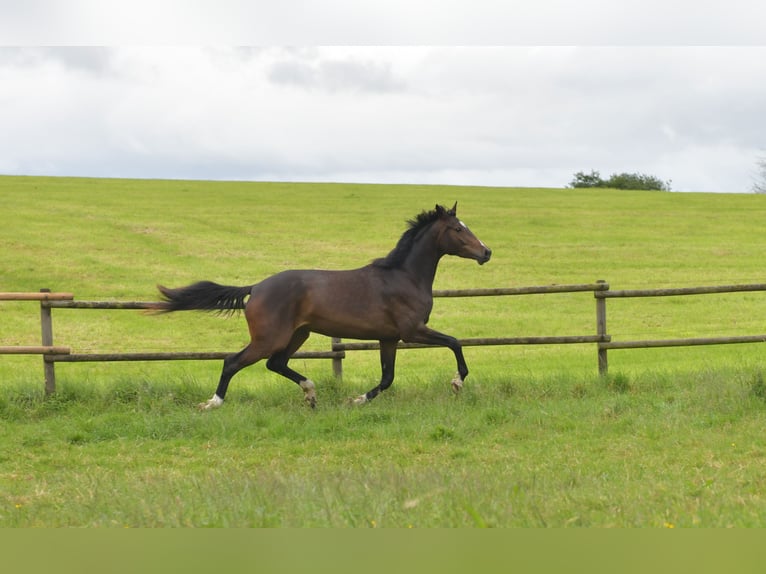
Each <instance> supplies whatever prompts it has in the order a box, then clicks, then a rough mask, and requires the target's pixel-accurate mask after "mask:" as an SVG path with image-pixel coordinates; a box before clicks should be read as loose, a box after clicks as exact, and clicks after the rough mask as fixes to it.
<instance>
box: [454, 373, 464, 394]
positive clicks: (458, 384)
mask: <svg viewBox="0 0 766 574" xmlns="http://www.w3.org/2000/svg"><path fill="white" fill-rule="evenodd" d="M462 388H463V377H461V376H460V372H457V373H455V376H454V377H452V390H453V391H455V392H456V393H459V392H460V391H461V389H462Z"/></svg>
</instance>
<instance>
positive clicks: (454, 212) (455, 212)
mask: <svg viewBox="0 0 766 574" xmlns="http://www.w3.org/2000/svg"><path fill="white" fill-rule="evenodd" d="M449 214H450V215H456V214H457V201H456V202H455V205H453V206H452V209H450V210H449Z"/></svg>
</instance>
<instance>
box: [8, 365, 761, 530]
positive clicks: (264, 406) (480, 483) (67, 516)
mask: <svg viewBox="0 0 766 574" xmlns="http://www.w3.org/2000/svg"><path fill="white" fill-rule="evenodd" d="M442 378H443V377H436V376H433V377H429V378H427V379H424V380H420V381H415V382H413V384H408V385H401V386H400V387H399V388H397V387H394V388H392V391H391V392H390V393H389V394H387V395H383V396H381V397H380V398H379V399H378V400H376V401H375V402H374V403H372V404H370V405H367V406H365V407H363V408H356V409H353V408H349V407H348V406H346V405H345V404H344V399H345V397H346V395H347V394H349V393H348V389H347V388H346V385H345V384H340V383H335V382H333V381H332V380H326V381H322V382H320V385H319V389H320V399H321V401H322V402H321V405H320V408H318V409H317V411H316V412H311V411H309V410H308V409H306V408H305V407H304V406H303V405H302V404H301V403H302V401H301V397H300V392H299V390H298V389H294V388H292V386H291V385H289V384H284V383H282V384H281V385H271V384H267V385H265V387H262V388H259V389H254V388H251V387H249V386H248V385H244V386H243V387H241V388H239V389H238V390H237V392H236V393H234V394H233V395H232V397H231V398H230V400H229V401H228V402H227V404H226V405H225V406H224V407H223V408H222V409H221V410H219V411H216V412H212V413H198V412H196V411H195V410H194V409H193V405H194V404H195V403H196V402H197V401H198V400H199V399H200V398H201V397H205V396H207V394H208V393H207V389H206V388H202V386H201V385H199V384H198V383H197V382H196V381H195V380H193V379H187V380H185V381H182V382H181V383H179V384H170V383H157V382H150V381H144V382H139V383H135V382H131V381H128V380H123V381H119V382H116V383H114V384H112V385H110V386H108V387H103V386H93V385H88V384H86V383H73V384H69V385H67V387H66V390H64V391H61V392H60V393H58V395H57V396H55V397H54V398H52V399H48V400H45V399H43V397H42V396H41V395H40V394H38V393H36V392H32V391H30V390H29V386H28V385H26V386H24V385H21V384H19V385H16V386H14V387H12V388H11V389H9V391H7V392H5V393H4V394H3V397H2V398H1V399H0V415H2V416H1V420H2V423H0V469H2V470H0V526H113V527H137V526H333V527H436V526H447V527H453V526H499V527H503V526H548V527H555V526H647V527H686V526H705V527H711V526H764V525H766V496H765V495H764V492H766V474H764V472H763V471H764V461H765V458H766V438H764V436H763V433H762V429H763V428H764V424H766V404H764V398H765V397H766V387H765V386H764V382H763V378H762V377H761V376H760V375H753V374H751V373H746V372H728V373H722V372H718V373H714V372H698V373H687V374H685V375H674V376H670V375H667V374H665V375H654V376H651V375H646V376H645V377H644V378H643V379H642V380H636V379H634V378H632V377H630V376H628V375H623V374H616V375H613V376H612V377H611V378H610V379H607V380H599V379H580V380H572V379H570V378H569V377H567V376H565V375H561V376H556V377H547V378H541V379H538V380H525V381H523V384H522V382H521V381H514V380H509V379H505V378H503V377H500V376H498V377H496V379H495V380H491V381H490V380H484V381H482V382H481V383H477V384H474V385H467V387H466V391H465V393H464V394H463V395H462V396H461V397H459V398H455V397H452V396H451V395H450V393H449V391H448V390H447V388H446V387H447V385H446V383H445V381H443V380H441V379H442Z"/></svg>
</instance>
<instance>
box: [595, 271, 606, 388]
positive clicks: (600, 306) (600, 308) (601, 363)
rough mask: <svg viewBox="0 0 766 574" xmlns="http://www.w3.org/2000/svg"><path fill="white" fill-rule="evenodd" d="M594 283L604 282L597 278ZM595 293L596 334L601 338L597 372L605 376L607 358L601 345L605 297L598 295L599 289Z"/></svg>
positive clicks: (604, 318)
mask: <svg viewBox="0 0 766 574" xmlns="http://www.w3.org/2000/svg"><path fill="white" fill-rule="evenodd" d="M596 283H606V281H604V280H603V279H599V280H598V281H596ZM595 295H596V334H597V335H598V336H599V337H601V338H602V341H600V342H599V343H598V374H599V375H601V376H602V377H603V376H606V375H607V374H608V372H609V360H608V359H607V355H606V353H607V350H606V349H604V348H603V347H602V343H603V339H604V338H605V337H606V333H607V332H606V298H605V297H600V296H599V295H601V292H600V291H597V292H596V293H595Z"/></svg>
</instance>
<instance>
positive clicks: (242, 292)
mask: <svg viewBox="0 0 766 574" xmlns="http://www.w3.org/2000/svg"><path fill="white" fill-rule="evenodd" d="M456 210H457V203H456V204H455V205H454V206H453V207H452V209H446V208H445V207H442V206H441V205H437V206H436V208H435V209H434V210H433V211H424V212H422V213H421V214H420V215H418V216H417V217H416V218H415V219H413V220H411V221H409V222H408V223H409V228H408V229H407V230H406V231H405V232H404V234H403V235H402V236H401V238H400V239H399V242H398V243H397V244H396V247H394V249H393V250H392V251H391V253H389V254H388V255H387V256H386V257H383V258H381V259H376V260H375V261H373V262H372V263H370V264H369V265H366V266H365V267H361V268H360V269H353V270H348V271H319V270H303V271H298V270H293V271H283V272H281V273H278V274H276V275H273V276H271V277H268V278H266V279H264V280H263V281H261V282H260V283H256V284H255V285H248V286H246V287H227V286H223V285H218V284H216V283H211V282H209V281H202V282H199V283H195V284H193V285H190V286H188V287H182V288H179V289H168V288H166V287H163V286H158V288H159V290H160V292H161V293H162V295H163V296H164V301H163V302H161V303H159V304H158V305H157V307H156V308H157V309H158V310H160V311H165V312H170V311H181V310H187V309H198V310H205V311H219V312H227V311H232V312H233V311H234V310H237V309H242V308H243V307H244V309H245V317H246V319H247V324H248V327H249V329H250V343H249V344H248V345H247V347H245V348H244V349H242V350H241V351H240V352H238V353H234V354H232V355H229V356H228V357H226V359H224V362H223V371H222V372H221V378H220V380H219V382H218V388H217V389H216V391H215V394H214V395H213V397H212V398H211V399H210V400H208V401H206V402H204V403H202V404H200V405H199V406H200V408H201V409H210V408H214V407H218V406H220V405H221V404H222V403H223V399H224V397H225V396H226V390H227V388H228V386H229V381H230V380H231V378H232V377H233V376H234V375H235V374H236V373H237V372H239V371H240V370H242V369H243V368H245V367H247V366H249V365H252V364H253V363H255V362H257V361H260V360H261V359H265V358H267V357H268V361H267V362H266V367H267V368H268V369H270V370H272V371H274V372H277V373H279V374H280V375H283V376H284V377H287V378H288V379H290V380H291V381H293V382H294V383H297V384H298V385H299V386H300V387H301V388H302V389H303V392H304V397H305V399H306V402H308V403H309V405H311V407H312V408H313V407H314V406H315V404H316V392H315V390H314V383H313V382H311V380H309V379H307V378H306V377H304V376H303V375H301V374H299V373H296V372H295V371H293V370H292V369H291V368H289V367H288V366H287V362H288V361H289V360H290V357H291V356H292V355H293V353H295V352H296V351H297V350H298V349H299V348H300V346H301V345H302V344H303V343H304V342H305V341H306V339H307V338H308V336H309V334H310V333H311V332H315V333H320V334H322V335H327V336H328V337H342V338H344V339H367V340H378V341H380V364H381V368H382V376H381V379H380V383H379V384H378V385H377V386H376V387H374V388H373V389H371V390H369V391H368V392H367V393H365V394H363V395H360V396H359V397H357V398H356V399H354V401H353V402H354V403H355V404H362V403H365V402H367V401H370V400H372V399H373V398H375V397H376V396H377V395H378V394H379V393H380V392H381V391H384V390H386V389H387V388H388V387H389V386H390V385H391V383H392V382H393V380H394V362H395V359H396V349H397V343H398V342H399V341H400V340H401V341H405V342H413V343H424V344H428V345H439V346H445V347H449V348H450V349H451V350H452V352H453V353H455V359H457V373H456V374H455V377H454V378H453V379H452V387H453V389H454V390H455V391H459V390H460V388H461V387H462V385H463V381H464V380H465V378H466V376H467V375H468V367H467V366H466V364H465V359H464V358H463V350H462V348H461V346H460V343H459V342H458V341H457V339H455V338H454V337H451V336H449V335H445V334H443V333H439V332H438V331H434V330H433V329H430V328H428V327H427V326H426V323H428V318H429V315H430V313H431V307H432V306H433V298H432V293H431V288H432V285H433V281H434V277H435V276H436V266H437V265H438V264H439V260H440V259H441V258H442V256H444V255H457V256H458V257H465V258H468V259H474V260H476V261H478V263H479V265H483V264H484V263H486V262H487V261H489V258H490V256H491V255H492V251H491V250H490V249H489V248H488V247H487V246H486V245H484V243H482V242H481V241H480V240H479V239H478V238H477V237H476V236H475V235H474V234H473V233H472V232H471V231H470V230H469V229H468V227H466V225H465V224H464V223H463V222H462V221H460V220H459V219H458V218H457V215H456ZM247 297H249V298H248V299H247V304H245V298H247Z"/></svg>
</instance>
